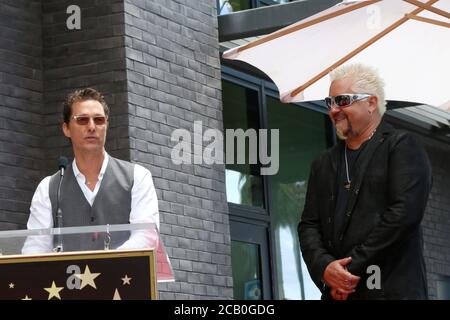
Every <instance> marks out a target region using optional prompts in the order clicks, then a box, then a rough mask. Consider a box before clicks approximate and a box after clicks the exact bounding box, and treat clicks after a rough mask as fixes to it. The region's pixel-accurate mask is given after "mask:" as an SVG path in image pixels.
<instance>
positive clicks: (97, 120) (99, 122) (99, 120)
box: [72, 116, 106, 126]
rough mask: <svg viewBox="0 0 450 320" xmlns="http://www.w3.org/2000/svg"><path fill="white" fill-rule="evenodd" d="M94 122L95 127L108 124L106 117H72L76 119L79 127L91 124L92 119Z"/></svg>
mask: <svg viewBox="0 0 450 320" xmlns="http://www.w3.org/2000/svg"><path fill="white" fill-rule="evenodd" d="M91 118H92V119H93V120H94V123H95V125H97V126H101V125H103V124H105V123H106V117H105V116H95V117H89V116H72V119H74V120H75V121H76V122H77V124H78V125H80V126H85V125H87V124H88V123H89V120H90V119H91Z"/></svg>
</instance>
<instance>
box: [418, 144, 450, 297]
mask: <svg viewBox="0 0 450 320" xmlns="http://www.w3.org/2000/svg"><path fill="white" fill-rule="evenodd" d="M426 148H427V151H428V154H429V156H430V160H431V165H432V167H433V188H432V190H431V194H430V198H429V200H428V206H427V210H426V212H425V217H424V220H423V222H422V226H423V234H424V242H425V251H424V252H425V261H426V265H427V273H428V288H429V295H430V299H436V298H437V288H436V281H437V280H438V278H439V276H440V275H443V276H450V190H449V186H450V162H449V161H448V160H449V159H450V151H449V148H448V145H445V144H441V143H437V142H435V141H429V140H427V142H426Z"/></svg>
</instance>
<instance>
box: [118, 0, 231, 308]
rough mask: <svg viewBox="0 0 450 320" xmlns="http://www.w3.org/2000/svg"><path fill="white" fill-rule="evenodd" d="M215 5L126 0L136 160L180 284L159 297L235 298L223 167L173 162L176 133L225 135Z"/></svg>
mask: <svg viewBox="0 0 450 320" xmlns="http://www.w3.org/2000/svg"><path fill="white" fill-rule="evenodd" d="M215 4H216V1H215V0H209V1H205V0H203V1H182V2H180V1H175V0H173V1H172V0H168V1H163V0H159V1H154V0H153V1H152V0H139V1H138V0H134V1H131V0H126V1H125V46H126V51H125V52H126V67H127V80H128V82H127V85H128V101H129V110H130V152H131V160H132V161H136V162H139V163H141V164H144V165H146V166H149V167H150V169H151V171H152V173H153V176H154V180H155V185H156V188H157V192H158V197H159V206H160V212H161V222H162V223H161V233H162V235H163V236H162V238H163V240H164V243H165V244H166V247H167V250H168V252H169V256H170V257H171V261H172V265H173V267H174V269H175V276H176V280H177V281H176V282H174V283H168V284H164V285H160V287H159V290H160V298H162V299H191V298H195V299H218V298H219V299H228V298H231V297H232V278H231V258H230V234H229V222H228V206H227V202H226V197H225V181H224V171H225V167H224V165H214V166H210V165H205V164H195V165H194V164H192V165H185V164H183V165H175V164H173V163H172V161H171V158H170V154H171V147H172V146H173V145H174V143H171V142H170V136H171V134H172V132H173V130H175V129H179V128H183V129H187V130H189V131H190V132H191V133H193V124H194V121H197V120H198V121H202V123H203V131H205V130H206V129H209V128H213V129H219V130H222V102H221V82H220V78H221V71H220V60H219V44H218V33H217V32H218V31H217V18H216V8H215ZM204 144H207V143H204Z"/></svg>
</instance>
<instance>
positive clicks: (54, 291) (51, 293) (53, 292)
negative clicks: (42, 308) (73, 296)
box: [44, 281, 64, 300]
mask: <svg viewBox="0 0 450 320" xmlns="http://www.w3.org/2000/svg"><path fill="white" fill-rule="evenodd" d="M62 289H64V287H57V286H56V284H55V281H52V286H51V287H50V288H44V290H45V291H47V292H48V300H50V299H51V298H53V297H54V298H58V299H59V300H61V296H60V295H59V292H60V291H61V290H62Z"/></svg>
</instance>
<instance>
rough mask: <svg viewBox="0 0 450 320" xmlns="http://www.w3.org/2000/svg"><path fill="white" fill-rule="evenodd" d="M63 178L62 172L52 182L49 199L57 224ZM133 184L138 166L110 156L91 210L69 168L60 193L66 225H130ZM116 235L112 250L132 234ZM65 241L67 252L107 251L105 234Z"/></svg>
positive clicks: (66, 238) (71, 238) (70, 238)
mask: <svg viewBox="0 0 450 320" xmlns="http://www.w3.org/2000/svg"><path fill="white" fill-rule="evenodd" d="M59 179H60V178H59V172H57V173H55V174H54V175H53V176H52V177H51V179H50V188H49V196H50V202H51V204H52V214H53V221H54V224H56V210H57V191H58V184H59ZM133 182H134V165H133V164H132V163H130V162H126V161H122V160H119V159H115V158H113V157H109V161H108V166H107V167H106V171H105V174H104V176H103V179H102V183H101V186H100V189H99V190H98V193H97V196H96V197H95V200H94V203H93V204H92V207H91V205H90V204H89V203H88V201H87V200H86V198H85V196H84V194H83V191H81V188H80V186H79V185H78V182H77V180H76V178H75V176H74V174H73V169H72V164H70V165H68V166H67V168H66V171H65V174H64V179H63V182H62V185H61V193H60V207H61V209H62V216H63V218H62V226H63V227H74V226H90V225H104V224H126V223H129V218H130V211H131V189H132V187H133ZM55 227H56V225H55ZM112 235H113V237H112V244H111V248H114V246H118V245H120V244H121V243H122V242H123V241H124V238H127V237H128V233H127V234H126V235H125V234H123V235H119V234H118V233H113V234H112ZM119 238H120V239H119ZM122 238H123V239H122ZM63 240H64V242H63V244H64V251H75V250H94V249H102V248H103V242H104V235H102V234H91V235H83V236H75V235H73V236H64V237H63Z"/></svg>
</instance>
